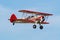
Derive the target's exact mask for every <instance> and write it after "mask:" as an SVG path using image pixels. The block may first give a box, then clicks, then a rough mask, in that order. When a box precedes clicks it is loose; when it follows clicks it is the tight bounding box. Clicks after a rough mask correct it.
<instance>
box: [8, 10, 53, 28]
mask: <svg viewBox="0 0 60 40" xmlns="http://www.w3.org/2000/svg"><path fill="white" fill-rule="evenodd" d="M18 12H23V13H26V14H27V13H28V14H32V15H30V16H28V17H26V18H19V19H17V17H16V16H15V14H12V15H11V17H10V19H9V20H10V22H11V23H13V25H14V24H15V23H34V25H33V28H34V29H36V24H39V25H40V27H39V28H40V29H43V26H42V24H49V23H48V22H46V17H48V16H52V15H53V14H48V13H43V12H35V11H30V10H19V11H18ZM33 14H34V15H33Z"/></svg>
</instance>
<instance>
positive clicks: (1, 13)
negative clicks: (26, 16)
mask: <svg viewBox="0 0 60 40" xmlns="http://www.w3.org/2000/svg"><path fill="white" fill-rule="evenodd" d="M23 9H24V10H25V9H26V10H33V11H39V12H48V13H51V14H53V16H50V17H49V18H48V22H49V23H50V24H47V25H43V26H44V29H43V30H40V29H39V25H37V28H36V29H33V27H32V26H33V24H21V23H20V24H15V25H14V26H13V25H12V23H10V21H9V20H8V19H9V18H10V16H11V15H12V14H13V13H14V14H15V15H16V16H17V18H20V17H21V16H22V13H19V12H18V10H23ZM0 40H60V0H9V1H8V0H0Z"/></svg>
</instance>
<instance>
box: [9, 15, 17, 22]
mask: <svg viewBox="0 0 60 40" xmlns="http://www.w3.org/2000/svg"><path fill="white" fill-rule="evenodd" d="M16 19H17V17H16V16H15V14H12V15H11V17H10V22H14V21H15V20H16Z"/></svg>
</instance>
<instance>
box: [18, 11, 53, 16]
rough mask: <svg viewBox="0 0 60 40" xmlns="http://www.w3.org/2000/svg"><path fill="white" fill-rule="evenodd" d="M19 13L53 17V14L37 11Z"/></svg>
mask: <svg viewBox="0 0 60 40" xmlns="http://www.w3.org/2000/svg"><path fill="white" fill-rule="evenodd" d="M18 12H23V13H30V14H36V15H44V16H52V15H53V14H48V13H43V12H35V11H29V10H19V11H18Z"/></svg>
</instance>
